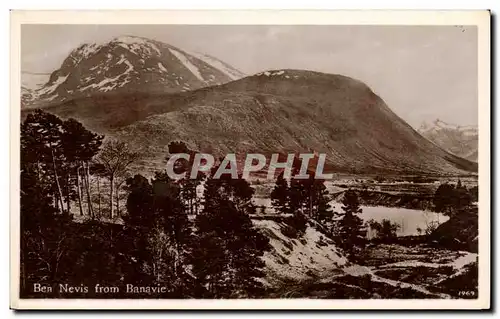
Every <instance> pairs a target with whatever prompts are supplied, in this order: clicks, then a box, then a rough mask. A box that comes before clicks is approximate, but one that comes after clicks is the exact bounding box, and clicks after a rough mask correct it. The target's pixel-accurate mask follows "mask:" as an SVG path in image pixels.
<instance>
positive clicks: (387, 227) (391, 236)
mask: <svg viewBox="0 0 500 319" xmlns="http://www.w3.org/2000/svg"><path fill="white" fill-rule="evenodd" d="M369 225H370V228H371V229H373V230H375V231H376V233H377V238H378V239H379V240H380V241H382V242H385V243H391V242H393V241H394V240H395V239H396V238H397V236H398V235H397V231H398V229H399V228H400V226H399V225H398V224H396V223H391V221H390V220H389V219H383V220H382V222H380V223H379V222H376V221H374V220H372V221H370V222H369ZM417 230H418V229H417Z"/></svg>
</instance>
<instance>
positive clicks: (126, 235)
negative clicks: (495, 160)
mask: <svg viewBox="0 0 500 319" xmlns="http://www.w3.org/2000/svg"><path fill="white" fill-rule="evenodd" d="M11 41H12V42H11V66H12V67H11V71H12V73H11V88H12V96H11V106H10V107H11V123H12V124H11V177H10V178H11V195H12V198H11V212H10V214H11V215H10V217H11V235H10V236H11V256H10V264H11V307H12V308H14V309H488V308H489V307H490V255H489V254H490V196H489V194H490V184H489V183H490V148H489V145H490V144H489V139H490V126H489V125H490V13H489V12H488V11H79V12H77V11H13V12H11Z"/></svg>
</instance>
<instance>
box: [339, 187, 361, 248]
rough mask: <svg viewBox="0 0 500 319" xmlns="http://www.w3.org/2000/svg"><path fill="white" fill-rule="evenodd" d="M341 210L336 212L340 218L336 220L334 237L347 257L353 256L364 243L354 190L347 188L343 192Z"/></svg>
mask: <svg viewBox="0 0 500 319" xmlns="http://www.w3.org/2000/svg"><path fill="white" fill-rule="evenodd" d="M342 210H343V212H340V213H337V215H338V216H340V219H339V220H338V221H337V225H336V234H335V238H336V242H337V245H338V246H339V247H340V248H341V249H342V250H343V251H344V252H345V253H346V254H347V255H348V257H349V258H354V257H355V255H356V252H357V251H358V250H359V249H361V248H364V246H365V244H366V229H365V227H364V223H363V220H362V219H361V218H360V217H359V216H358V215H359V214H361V213H362V212H363V211H362V210H361V208H360V205H359V201H358V196H357V195H356V192H355V191H353V190H348V191H346V192H345V193H344V198H343V199H342Z"/></svg>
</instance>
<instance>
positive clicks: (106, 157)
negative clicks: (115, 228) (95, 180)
mask: <svg viewBox="0 0 500 319" xmlns="http://www.w3.org/2000/svg"><path fill="white" fill-rule="evenodd" d="M138 159H139V153H137V152H135V151H133V150H131V149H130V147H129V146H128V145H127V144H126V143H124V142H120V141H116V140H109V141H107V142H106V143H105V144H104V147H103V149H102V151H101V152H100V153H99V156H98V158H97V161H98V163H100V164H102V165H103V167H104V169H105V171H106V176H107V178H108V180H109V186H110V187H109V188H110V193H109V210H110V218H114V217H115V206H114V205H113V203H114V201H115V198H116V196H115V195H116V194H115V191H117V190H116V189H117V182H118V181H117V179H118V178H123V176H125V175H126V174H127V172H128V169H129V166H130V165H131V164H132V163H134V162H136V161H137V160H138Z"/></svg>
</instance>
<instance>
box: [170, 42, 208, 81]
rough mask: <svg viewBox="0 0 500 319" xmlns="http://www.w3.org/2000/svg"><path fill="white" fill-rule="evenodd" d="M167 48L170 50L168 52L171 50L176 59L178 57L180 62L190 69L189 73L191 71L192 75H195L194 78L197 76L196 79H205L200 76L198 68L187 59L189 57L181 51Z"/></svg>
mask: <svg viewBox="0 0 500 319" xmlns="http://www.w3.org/2000/svg"><path fill="white" fill-rule="evenodd" d="M169 50H170V52H172V54H173V55H175V57H176V58H177V59H179V61H181V62H182V64H184V66H185V67H186V68H187V69H188V70H189V71H191V73H193V75H194V76H196V78H198V80H200V81H205V79H204V78H203V76H201V73H200V71H199V70H198V68H197V67H196V66H195V65H194V64H193V63H191V61H189V59H188V58H187V57H186V56H185V55H184V54H182V53H181V52H179V51H177V50H174V49H172V48H170V49H169Z"/></svg>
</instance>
